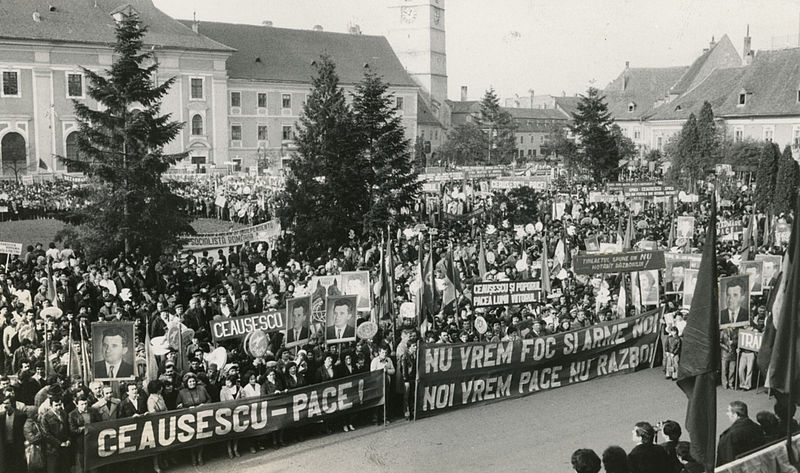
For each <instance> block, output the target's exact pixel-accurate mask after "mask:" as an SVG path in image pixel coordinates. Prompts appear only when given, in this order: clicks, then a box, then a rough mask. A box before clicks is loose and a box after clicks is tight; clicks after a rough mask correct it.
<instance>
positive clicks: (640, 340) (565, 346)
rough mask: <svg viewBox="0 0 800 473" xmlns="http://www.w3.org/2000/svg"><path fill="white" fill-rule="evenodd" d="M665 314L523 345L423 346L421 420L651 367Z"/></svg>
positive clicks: (419, 391)
mask: <svg viewBox="0 0 800 473" xmlns="http://www.w3.org/2000/svg"><path fill="white" fill-rule="evenodd" d="M661 313H662V309H660V308H658V309H654V310H651V311H648V312H644V313H642V314H641V315H639V316H637V317H631V318H627V319H621V320H613V321H610V322H605V323H602V324H598V325H595V326H592V327H588V328H585V329H580V330H575V331H572V332H565V333H559V334H554V335H548V336H543V337H538V338H530V339H522V340H517V341H506V342H481V343H459V344H435V345H422V346H421V348H420V349H419V355H418V357H417V383H418V384H417V395H416V400H415V402H416V416H417V418H423V417H430V416H433V415H436V414H439V413H441V412H446V411H449V410H451V409H456V408H459V407H465V406H470V405H475V404H480V403H483V402H487V401H494V400H499V399H504V398H515V397H522V396H527V395H529V394H534V393H536V392H539V391H545V390H549V389H553V388H558V387H561V386H567V385H570V384H575V383H580V382H584V381H588V380H590V379H594V378H598V377H601V376H608V375H612V374H615V373H621V372H629V371H635V370H638V369H643V368H649V367H650V360H651V359H652V356H653V352H654V350H655V347H656V343H657V342H658V335H659V323H660V320H661Z"/></svg>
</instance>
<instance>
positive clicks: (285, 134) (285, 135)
mask: <svg viewBox="0 0 800 473" xmlns="http://www.w3.org/2000/svg"><path fill="white" fill-rule="evenodd" d="M281 139H282V140H283V141H291V140H293V139H294V133H292V126H291V125H283V129H282V130H281Z"/></svg>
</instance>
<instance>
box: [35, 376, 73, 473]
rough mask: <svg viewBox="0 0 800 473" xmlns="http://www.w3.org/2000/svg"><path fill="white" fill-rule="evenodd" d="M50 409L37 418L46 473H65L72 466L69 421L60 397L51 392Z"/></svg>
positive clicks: (55, 392) (56, 393)
mask: <svg viewBox="0 0 800 473" xmlns="http://www.w3.org/2000/svg"><path fill="white" fill-rule="evenodd" d="M47 400H48V401H49V402H50V407H49V408H47V409H46V410H45V411H44V413H42V415H41V416H40V417H39V423H40V424H41V426H42V435H43V436H44V443H45V449H44V453H45V456H46V457H47V471H48V473H50V472H54V473H66V472H68V471H69V469H70V465H72V455H71V448H70V447H71V446H72V443H71V442H70V431H69V420H68V419H67V413H66V412H65V411H64V401H63V398H62V395H61V394H60V393H59V392H58V391H57V390H53V392H51V393H50V394H48V397H47Z"/></svg>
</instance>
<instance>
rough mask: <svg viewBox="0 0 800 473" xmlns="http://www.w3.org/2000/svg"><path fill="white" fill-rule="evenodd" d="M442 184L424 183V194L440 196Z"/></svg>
mask: <svg viewBox="0 0 800 473" xmlns="http://www.w3.org/2000/svg"><path fill="white" fill-rule="evenodd" d="M441 186H442V184H441V182H436V181H434V182H423V183H422V189H421V190H422V192H429V193H431V194H438V193H440V192H441Z"/></svg>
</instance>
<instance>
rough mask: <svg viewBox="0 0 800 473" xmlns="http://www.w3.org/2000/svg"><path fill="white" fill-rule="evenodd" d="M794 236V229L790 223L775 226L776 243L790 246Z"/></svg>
mask: <svg viewBox="0 0 800 473" xmlns="http://www.w3.org/2000/svg"><path fill="white" fill-rule="evenodd" d="M791 236H792V227H791V225H789V224H788V223H777V224H775V242H776V243H779V244H788V243H789V238H790V237H791Z"/></svg>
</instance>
